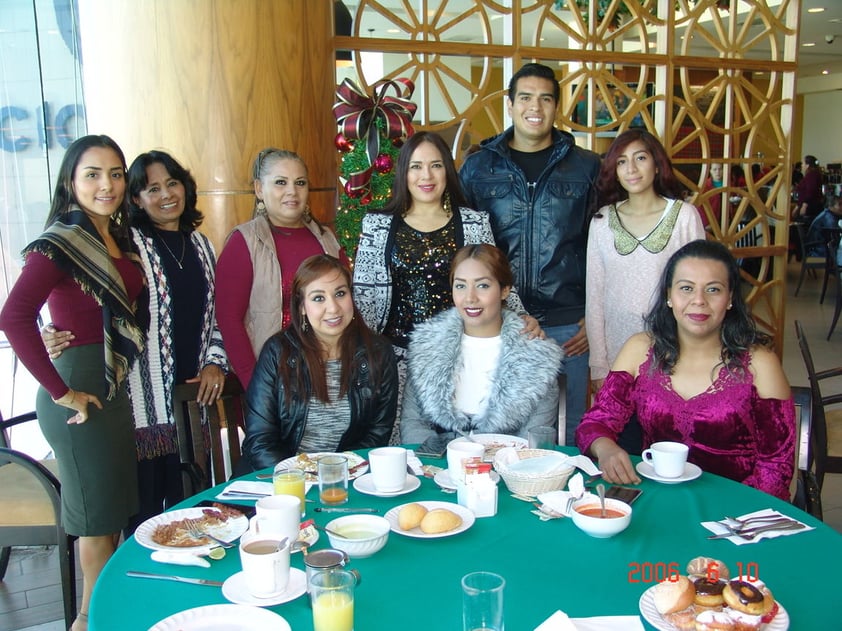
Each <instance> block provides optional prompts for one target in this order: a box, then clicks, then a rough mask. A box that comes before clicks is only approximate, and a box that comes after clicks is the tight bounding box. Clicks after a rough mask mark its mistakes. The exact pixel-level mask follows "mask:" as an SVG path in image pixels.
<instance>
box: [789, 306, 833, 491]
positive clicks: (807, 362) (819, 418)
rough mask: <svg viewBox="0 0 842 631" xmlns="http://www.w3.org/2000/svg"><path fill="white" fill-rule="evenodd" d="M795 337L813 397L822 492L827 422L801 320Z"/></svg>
mask: <svg viewBox="0 0 842 631" xmlns="http://www.w3.org/2000/svg"><path fill="white" fill-rule="evenodd" d="M795 337H796V338H797V339H798V348H799V349H801V357H802V358H803V359H804V366H805V367H806V369H807V379H808V380H809V381H810V396H811V397H812V407H813V410H812V415H811V423H810V425H811V427H810V431H811V434H812V437H813V442H812V444H813V456H812V457H813V460H815V470H816V480H817V482H818V485H819V490H821V488H822V485H823V484H824V474H825V470H826V466H827V464H826V463H827V421H826V419H825V413H824V402H823V401H822V391H821V386H820V385H819V377H818V374H817V373H816V367H815V365H814V364H813V355H812V353H811V352H810V345H809V343H808V342H807V336H806V335H805V334H804V326H803V325H802V324H801V322H800V321H799V320H796V321H795Z"/></svg>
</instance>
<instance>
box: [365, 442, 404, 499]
mask: <svg viewBox="0 0 842 631" xmlns="http://www.w3.org/2000/svg"><path fill="white" fill-rule="evenodd" d="M368 463H369V465H370V466H371V481H372V482H373V483H374V488H375V489H377V490H378V491H379V492H381V493H392V492H395V491H400V490H401V489H403V487H404V485H405V484H406V449H404V448H403V447H378V448H377V449H372V450H371V451H369V452H368Z"/></svg>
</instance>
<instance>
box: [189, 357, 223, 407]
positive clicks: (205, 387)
mask: <svg viewBox="0 0 842 631" xmlns="http://www.w3.org/2000/svg"><path fill="white" fill-rule="evenodd" d="M187 383H198V384H199V392H198V394H197V395H196V401H198V402H199V403H200V404H202V405H212V404H214V403H216V401H217V399H219V397H220V396H221V394H222V388H223V387H224V386H225V373H224V372H223V371H222V368H220V367H219V366H217V365H216V364H208V365H207V366H205V367H204V368H202V372H200V373H199V376H198V377H193V378H192V379H188V380H187Z"/></svg>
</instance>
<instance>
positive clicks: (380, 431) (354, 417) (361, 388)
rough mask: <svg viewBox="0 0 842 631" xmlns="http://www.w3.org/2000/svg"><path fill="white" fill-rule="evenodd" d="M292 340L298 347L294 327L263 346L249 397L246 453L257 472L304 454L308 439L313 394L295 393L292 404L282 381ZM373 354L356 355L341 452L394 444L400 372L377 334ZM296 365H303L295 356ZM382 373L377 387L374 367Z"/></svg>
mask: <svg viewBox="0 0 842 631" xmlns="http://www.w3.org/2000/svg"><path fill="white" fill-rule="evenodd" d="M283 336H288V337H289V339H290V340H291V341H292V342H293V345H294V346H297V340H295V337H294V335H293V334H292V333H291V332H290V331H289V329H287V330H284V331H282V332H280V333H276V334H275V335H273V336H272V337H270V338H269V340H268V341H267V342H266V344H265V345H264V346H263V350H262V351H261V352H260V357H259V358H258V360H257V365H256V366H255V369H254V374H253V376H252V379H251V382H250V383H249V388H248V394H247V398H246V402H247V406H246V418H245V422H246V439H245V441H244V442H243V455H244V456H245V458H241V461H242V460H246V459H247V460H248V462H249V463H250V464H251V466H252V468H254V469H255V470H256V469H264V468H266V467H272V466H274V465H276V464H277V463H278V462H280V461H281V460H284V459H286V458H290V457H292V456H294V455H295V454H297V453H298V445H299V443H300V442H301V437H302V436H303V435H304V426H305V421H306V420H307V410H308V407H309V403H310V394H309V393H307V392H305V393H294V394H293V396H292V398H291V401H290V403H289V404H287V403H286V401H285V395H284V387H283V383H282V381H281V379H280V378H279V377H278V361H279V359H280V354H281V338H282V337H283ZM373 338H374V340H373V345H372V346H373V351H374V352H373V353H372V354H371V356H367V355H366V352H365V346H363V345H362V344H360V345H359V346H358V347H357V351H356V353H355V355H354V362H353V369H352V370H353V372H352V374H351V387H350V388H349V390H348V393H347V398H348V403H349V406H350V410H351V419H350V424H349V425H348V429H347V430H345V432H344V434H342V436H341V437H340V436H336V448H335V451H346V450H349V449H368V448H370V447H382V446H385V445H387V444H388V443H389V436H391V434H392V426H393V425H394V424H395V413H396V409H397V400H398V374H397V366H396V363H395V354H394V352H393V351H392V345H391V344H390V343H389V342H388V340H386V338H384V337H382V336H380V335H374V336H373ZM288 361H290V362H296V361H298V362H300V361H301V355H293V356H292V357H290V358H289V360H288ZM372 363H376V365H377V366H379V368H380V370H379V373H380V383H379V384H376V383H373V380H372V372H371V364H372Z"/></svg>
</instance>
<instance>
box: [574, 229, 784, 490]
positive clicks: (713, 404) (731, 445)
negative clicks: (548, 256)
mask: <svg viewBox="0 0 842 631" xmlns="http://www.w3.org/2000/svg"><path fill="white" fill-rule="evenodd" d="M656 300H657V302H656V303H655V305H654V306H653V307H652V309H651V311H650V312H649V314H648V315H647V318H646V332H644V333H638V334H637V335H635V336H633V337H632V338H631V339H630V340H629V341H628V342H626V344H625V346H624V347H623V349H622V351H620V355H619V356H618V357H617V361H616V362H615V363H614V366H613V368H612V371H611V372H610V373H609V374H608V377H607V378H606V379H605V383H604V385H603V387H602V388H601V389H600V391H599V392H598V393H597V396H596V400H595V401H594V405H593V407H592V408H591V409H590V410H588V412H587V413H586V414H585V418H584V419H583V420H582V424H581V425H580V426H579V429H578V430H577V432H576V443H577V445H578V447H579V449H580V450H581V451H582V453H585V454H588V455H590V456H592V457H594V458H596V459H597V460H598V462H599V468H600V470H601V471H602V473H603V479H604V480H605V481H606V482H610V483H611V484H631V483H634V484H637V483H638V482H639V481H640V479H639V478H638V477H637V474H636V473H635V469H634V467H633V466H632V464H631V460H630V459H629V456H628V454H627V453H626V452H625V451H624V450H623V449H622V448H620V447H619V446H618V444H617V442H616V439H617V435H618V434H619V432H620V431H621V430H622V428H623V426H624V425H625V423H626V421H627V420H628V418H629V417H630V416H631V415H632V414H637V416H638V418H639V419H640V424H641V426H642V427H643V436H644V446H646V447H648V446H649V445H651V444H652V443H654V442H657V441H677V442H681V443H684V444H685V445H687V446H688V447H689V448H690V453H689V456H688V460H689V461H690V462H692V463H694V464H696V465H698V466H699V467H701V468H702V469H703V470H704V471H707V472H709V473H715V474H717V475H721V476H724V477H727V478H731V479H732V480H736V481H738V482H742V483H744V484H747V485H749V486H752V487H754V488H757V489H760V490H761V491H765V492H767V493H769V494H771V495H774V496H776V497H779V498H781V499H783V500H788V499H789V484H790V481H791V479H792V473H793V468H794V458H795V407H794V405H793V402H792V397H791V394H790V388H789V384H788V383H787V379H786V376H785V375H784V372H783V369H782V367H781V362H780V360H779V359H778V357H777V355H775V353H774V352H773V351H772V350H771V349H770V348H769V347H768V344H769V337H768V336H767V335H765V334H762V333H760V332H758V331H757V329H756V326H755V323H754V320H752V318H751V315H750V314H749V311H748V307H747V306H746V304H745V301H744V299H743V294H742V291H741V290H740V269H739V267H738V266H737V263H736V261H735V260H734V258H733V257H732V256H731V254H730V253H729V252H728V249H727V248H726V247H725V246H724V245H722V244H721V243H716V242H713V241H702V240H699V241H692V242H691V243H688V244H687V245H685V246H684V247H682V248H681V249H680V250H678V251H677V252H676V253H675V254H673V255H672V257H670V260H669V261H668V262H667V265H666V268H665V269H664V273H663V275H662V277H661V281H660V285H659V288H658V294H657V298H656Z"/></svg>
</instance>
